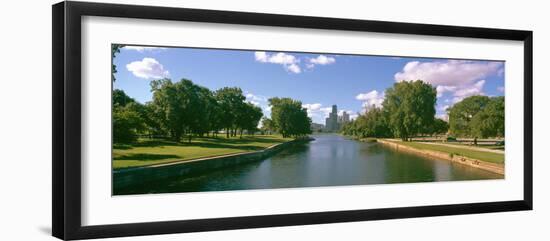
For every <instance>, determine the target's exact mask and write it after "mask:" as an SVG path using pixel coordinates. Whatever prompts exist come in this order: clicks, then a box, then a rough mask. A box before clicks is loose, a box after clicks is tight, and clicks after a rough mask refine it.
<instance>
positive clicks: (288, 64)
mask: <svg viewBox="0 0 550 241" xmlns="http://www.w3.org/2000/svg"><path fill="white" fill-rule="evenodd" d="M254 58H255V59H256V61H258V62H260V63H271V64H280V65H283V67H284V68H285V70H287V71H289V72H292V73H295V74H299V73H301V72H302V69H301V68H300V66H298V63H299V62H300V60H299V59H298V58H296V57H295V56H294V55H291V54H286V53H276V54H271V55H270V54H268V53H266V52H263V51H256V52H254Z"/></svg>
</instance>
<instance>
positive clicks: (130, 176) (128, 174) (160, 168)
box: [113, 139, 312, 192]
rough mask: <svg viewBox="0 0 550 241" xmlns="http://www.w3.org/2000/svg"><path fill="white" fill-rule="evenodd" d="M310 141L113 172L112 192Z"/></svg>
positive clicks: (256, 158) (257, 158)
mask: <svg viewBox="0 0 550 241" xmlns="http://www.w3.org/2000/svg"><path fill="white" fill-rule="evenodd" d="M311 140H312V139H299V140H293V141H289V142H285V143H281V144H277V145H274V146H271V147H268V148H266V149H264V150H261V151H255V152H247V153H238V154H230V155H224V156H217V157H209V158H200V159H195V160H188V161H181V162H172V163H167V164H158V165H153V166H146V167H135V168H127V169H121V170H114V171H113V190H115V192H116V190H117V189H123V188H128V187H132V186H136V185H142V184H144V183H147V182H152V181H157V180H162V179H167V178H171V177H178V176H184V175H192V174H194V173H200V172H202V171H209V170H214V169H219V168H224V167H229V166H236V165H240V164H243V163H250V162H255V161H261V160H263V159H265V158H267V157H269V156H272V155H274V154H276V153H277V152H279V151H281V150H283V149H285V148H287V147H289V146H291V145H296V144H300V143H304V142H308V141H311Z"/></svg>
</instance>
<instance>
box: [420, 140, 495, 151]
mask: <svg viewBox="0 0 550 241" xmlns="http://www.w3.org/2000/svg"><path fill="white" fill-rule="evenodd" d="M418 142H419V143H422V144H430V145H439V146H448V147H456V148H462V149H468V150H474V151H484V152H492V153H498V154H504V151H503V150H492V149H488V148H482V147H475V146H463V145H453V144H445V143H434V142H421V141H418Z"/></svg>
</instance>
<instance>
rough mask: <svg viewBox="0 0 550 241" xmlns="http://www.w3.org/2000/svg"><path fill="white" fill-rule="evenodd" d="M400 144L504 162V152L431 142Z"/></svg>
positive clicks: (487, 160) (499, 162) (488, 160)
mask: <svg viewBox="0 0 550 241" xmlns="http://www.w3.org/2000/svg"><path fill="white" fill-rule="evenodd" d="M399 144H402V145H405V146H410V147H413V148H417V149H425V150H431V151H440V152H446V153H449V154H454V155H460V156H465V157H469V158H473V159H477V160H481V161H486V162H493V163H498V164H502V163H504V154H501V153H494V152H485V151H478V150H469V149H465V148H460V147H450V146H440V145H431V144H425V143H419V142H404V141H403V142H399Z"/></svg>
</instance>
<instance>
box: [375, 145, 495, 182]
mask: <svg viewBox="0 0 550 241" xmlns="http://www.w3.org/2000/svg"><path fill="white" fill-rule="evenodd" d="M377 142H378V143H381V144H383V145H386V146H388V147H390V148H394V149H396V150H398V151H406V152H409V153H414V154H419V155H424V156H428V157H432V158H438V159H443V160H447V161H451V162H456V163H459V164H462V165H467V166H471V167H475V168H479V169H482V170H485V171H489V172H492V173H496V174H500V175H504V172H505V168H504V165H501V164H496V163H492V162H487V161H482V160H478V159H474V158H469V157H465V156H460V155H456V154H452V153H446V152H441V151H433V150H424V149H418V148H414V147H410V146H405V145H402V144H399V142H396V141H388V140H384V139H377Z"/></svg>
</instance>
